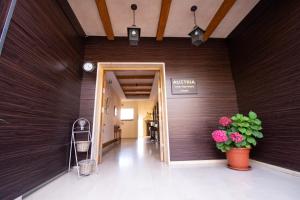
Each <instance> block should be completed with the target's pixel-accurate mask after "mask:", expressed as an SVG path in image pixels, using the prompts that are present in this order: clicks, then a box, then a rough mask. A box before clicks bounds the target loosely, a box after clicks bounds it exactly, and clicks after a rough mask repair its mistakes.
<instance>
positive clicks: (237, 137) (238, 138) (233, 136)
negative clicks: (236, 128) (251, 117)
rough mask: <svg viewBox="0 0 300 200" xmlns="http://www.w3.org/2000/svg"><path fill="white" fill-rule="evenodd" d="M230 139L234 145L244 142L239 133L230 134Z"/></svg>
mask: <svg viewBox="0 0 300 200" xmlns="http://www.w3.org/2000/svg"><path fill="white" fill-rule="evenodd" d="M230 139H231V140H232V141H234V142H235V143H239V142H242V141H243V140H244V137H243V136H242V135H241V134H240V133H239V132H234V133H231V134H230Z"/></svg>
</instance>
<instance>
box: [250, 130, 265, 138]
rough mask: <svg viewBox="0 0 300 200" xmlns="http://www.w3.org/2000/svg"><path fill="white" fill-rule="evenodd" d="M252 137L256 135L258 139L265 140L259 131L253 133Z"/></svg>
mask: <svg viewBox="0 0 300 200" xmlns="http://www.w3.org/2000/svg"><path fill="white" fill-rule="evenodd" d="M252 135H254V136H255V137H257V138H263V134H262V132H259V131H253V133H252Z"/></svg>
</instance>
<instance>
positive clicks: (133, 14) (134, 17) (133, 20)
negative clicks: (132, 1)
mask: <svg viewBox="0 0 300 200" xmlns="http://www.w3.org/2000/svg"><path fill="white" fill-rule="evenodd" d="M132 12H133V26H135V10H133V11H132Z"/></svg>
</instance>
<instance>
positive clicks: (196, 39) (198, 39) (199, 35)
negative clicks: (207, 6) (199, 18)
mask: <svg viewBox="0 0 300 200" xmlns="http://www.w3.org/2000/svg"><path fill="white" fill-rule="evenodd" d="M196 10H197V6H192V7H191V11H192V12H193V13H194V24H195V26H194V28H193V30H192V31H191V32H190V33H189V36H191V39H192V44H193V45H195V46H199V45H200V44H202V43H203V42H204V37H203V36H204V31H203V30H202V29H201V28H200V27H199V26H198V25H197V22H196V13H195V12H196Z"/></svg>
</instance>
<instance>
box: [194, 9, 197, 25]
mask: <svg viewBox="0 0 300 200" xmlns="http://www.w3.org/2000/svg"><path fill="white" fill-rule="evenodd" d="M194 24H195V26H197V22H196V12H195V11H194Z"/></svg>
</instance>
